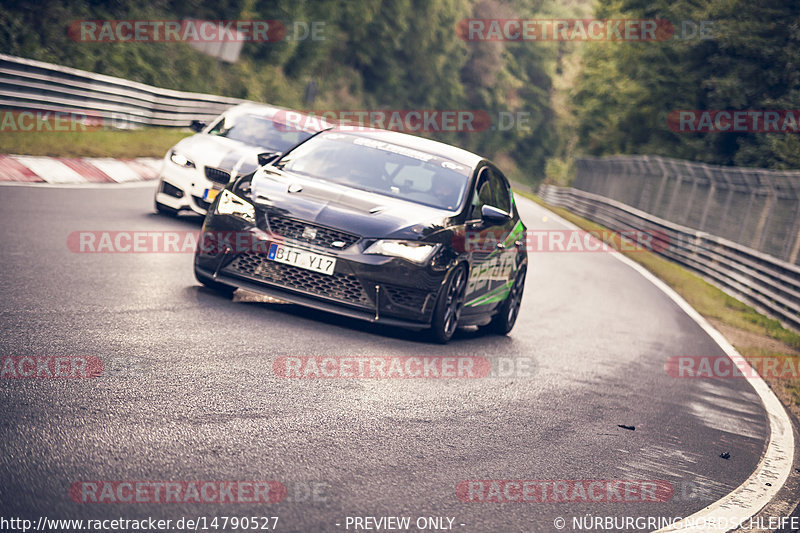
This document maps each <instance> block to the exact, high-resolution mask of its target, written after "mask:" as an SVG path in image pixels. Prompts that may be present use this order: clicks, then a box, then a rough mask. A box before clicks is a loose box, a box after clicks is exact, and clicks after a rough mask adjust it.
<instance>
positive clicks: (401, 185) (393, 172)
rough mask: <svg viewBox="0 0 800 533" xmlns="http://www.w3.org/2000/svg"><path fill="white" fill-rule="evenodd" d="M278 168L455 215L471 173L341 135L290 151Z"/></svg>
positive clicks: (327, 136) (401, 148)
mask: <svg viewBox="0 0 800 533" xmlns="http://www.w3.org/2000/svg"><path fill="white" fill-rule="evenodd" d="M278 166H279V167H281V168H283V169H284V170H287V171H291V172H295V173H298V174H303V175H306V176H311V177H313V178H318V179H324V180H326V181H331V182H334V183H338V184H341V185H347V186H349V187H355V188H358V189H362V190H365V191H369V192H375V193H378V194H382V195H385V196H392V197H394V198H401V199H404V200H409V201H412V202H416V203H420V204H424V205H429V206H432V207H437V208H440V209H447V210H449V211H452V210H455V209H457V208H458V207H459V206H460V205H461V201H462V199H463V197H464V191H465V190H466V187H467V181H468V178H469V175H470V170H471V169H470V168H468V167H466V166H464V165H461V164H458V163H455V162H453V161H450V160H449V159H444V158H440V157H438V156H435V155H432V154H429V153H427V152H421V151H418V150H414V149H411V148H407V147H405V146H401V145H397V144H392V143H388V142H383V141H377V140H374V139H372V138H367V137H360V136H356V135H346V134H341V133H328V134H323V135H321V136H318V137H316V138H314V139H311V140H310V141H308V142H306V143H304V144H302V145H300V146H298V147H297V148H295V149H294V150H292V151H291V152H289V153H288V154H287V155H286V157H284V158H283V159H282V160H281V161H280V162H279V164H278Z"/></svg>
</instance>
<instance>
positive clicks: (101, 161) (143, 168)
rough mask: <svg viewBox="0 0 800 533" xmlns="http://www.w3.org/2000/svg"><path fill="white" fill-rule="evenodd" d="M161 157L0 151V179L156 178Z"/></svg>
mask: <svg viewBox="0 0 800 533" xmlns="http://www.w3.org/2000/svg"><path fill="white" fill-rule="evenodd" d="M160 168H161V159H160V158H155V157H138V158H135V159H114V158H112V157H76V158H72V157H43V156H32V155H3V154H0V182H27V183H53V184H64V183H129V182H133V181H149V180H155V179H157V178H158V172H159V169H160Z"/></svg>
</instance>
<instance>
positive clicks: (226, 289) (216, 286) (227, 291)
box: [194, 267, 236, 297]
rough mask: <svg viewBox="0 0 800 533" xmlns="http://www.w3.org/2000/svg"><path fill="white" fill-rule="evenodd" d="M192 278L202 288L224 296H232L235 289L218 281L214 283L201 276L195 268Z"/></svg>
mask: <svg viewBox="0 0 800 533" xmlns="http://www.w3.org/2000/svg"><path fill="white" fill-rule="evenodd" d="M194 277H195V279H197V281H199V282H200V283H201V284H202V285H203V286H204V287H208V288H209V289H212V290H214V291H216V292H218V293H220V294H223V295H225V296H228V297H230V296H233V293H234V291H235V290H236V287H231V286H230V285H226V284H224V283H220V282H218V281H214V280H213V279H211V278H209V277H208V276H206V275H205V274H201V273H200V272H198V271H197V267H195V269H194Z"/></svg>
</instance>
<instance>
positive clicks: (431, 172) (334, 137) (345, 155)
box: [194, 126, 527, 342]
mask: <svg viewBox="0 0 800 533" xmlns="http://www.w3.org/2000/svg"><path fill="white" fill-rule="evenodd" d="M261 162H262V163H264V164H263V166H261V167H260V168H259V169H258V170H256V171H255V172H253V173H251V174H248V175H245V176H241V177H239V178H238V179H235V180H234V181H233V182H231V183H229V184H228V186H227V187H226V188H225V189H224V190H223V191H222V192H221V193H220V194H219V195H218V196H217V198H216V199H215V201H214V203H213V204H212V206H211V208H210V209H209V211H208V214H207V216H206V219H205V223H204V225H203V238H202V239H201V240H200V243H199V245H198V249H197V253H196V254H195V261H194V270H195V276H196V277H197V279H198V281H200V282H201V283H202V284H203V285H206V286H208V287H211V288H214V289H216V290H220V291H224V292H229V293H231V292H233V290H235V289H236V288H239V287H241V288H245V289H248V290H252V291H256V292H260V293H263V294H267V295H269V296H273V297H275V298H278V299H280V300H283V301H288V302H291V303H295V304H300V305H304V306H309V307H313V308H316V309H322V310H325V311H330V312H334V313H338V314H341V315H346V316H350V317H356V318H360V319H364V320H368V321H370V322H379V323H385V324H389V325H396V326H403V327H408V328H413V329H428V328H429V329H430V332H431V335H432V337H433V338H434V339H435V340H436V341H438V342H447V341H448V340H450V338H451V337H452V335H453V333H454V332H455V330H456V328H457V327H459V326H466V325H477V326H481V327H483V328H487V329H489V330H490V331H492V332H495V333H499V334H506V333H508V332H509V331H510V330H511V328H512V327H513V326H514V323H515V321H516V318H517V314H518V312H519V308H520V303H521V299H522V292H523V288H524V285H525V273H526V268H527V254H526V251H525V246H524V243H525V226H524V225H523V223H522V221H521V220H520V217H519V213H518V212H517V208H516V205H515V202H514V197H513V194H512V192H511V188H510V186H509V184H508V181H507V180H506V178H505V177H504V176H503V174H502V173H501V172H500V171H499V170H498V169H497V167H496V166H495V165H493V164H492V163H491V162H490V161H487V160H486V159H484V158H482V157H480V156H478V155H475V154H473V153H470V152H467V151H465V150H462V149H459V148H455V147H453V146H449V145H446V144H442V143H439V142H436V141H432V140H429V139H423V138H420V137H415V136H412V135H406V134H402V133H398V132H392V131H384V130H375V129H365V128H359V129H358V130H355V129H349V128H347V127H344V126H342V127H338V128H333V129H329V130H326V131H323V132H321V133H318V134H316V135H314V136H313V137H311V138H310V139H308V140H306V141H304V142H303V143H301V144H299V145H297V146H296V147H294V148H292V149H291V150H290V151H288V152H286V153H285V154H283V155H282V156H277V155H275V156H273V157H272V158H270V157H269V155H268V154H262V158H261Z"/></svg>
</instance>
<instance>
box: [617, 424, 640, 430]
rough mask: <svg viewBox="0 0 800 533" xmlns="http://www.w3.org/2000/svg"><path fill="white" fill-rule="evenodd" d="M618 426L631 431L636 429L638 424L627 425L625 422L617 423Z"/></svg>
mask: <svg viewBox="0 0 800 533" xmlns="http://www.w3.org/2000/svg"><path fill="white" fill-rule="evenodd" d="M617 427H618V428H622V429H627V430H630V431H636V426H626V425H625V424H617Z"/></svg>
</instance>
